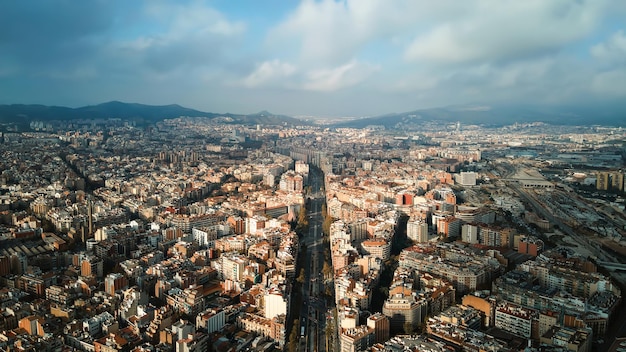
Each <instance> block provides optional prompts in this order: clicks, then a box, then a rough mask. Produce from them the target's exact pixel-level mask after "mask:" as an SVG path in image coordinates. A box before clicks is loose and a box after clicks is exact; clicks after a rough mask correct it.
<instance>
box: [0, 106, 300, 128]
mask: <svg viewBox="0 0 626 352" xmlns="http://www.w3.org/2000/svg"><path fill="white" fill-rule="evenodd" d="M180 116H189V117H207V118H211V119H213V118H217V117H225V118H226V119H223V120H221V121H222V122H224V121H226V122H230V123H233V124H249V125H256V124H261V125H291V124H296V125H302V124H307V123H306V122H304V121H301V120H298V119H295V118H292V117H289V116H284V115H275V114H272V113H269V112H267V111H262V112H259V113H256V114H250V115H241V114H231V113H226V114H218V113H212V112H203V111H198V110H194V109H189V108H185V107H182V106H180V105H176V104H173V105H158V106H156V105H144V104H134V103H123V102H119V101H111V102H108V103H103V104H99V105H92V106H84V107H80V108H68V107H63V106H46V105H23V104H13V105H0V122H2V123H21V124H23V123H29V122H31V121H51V120H76V119H109V118H119V119H123V120H129V121H135V122H139V123H153V122H158V121H161V120H164V119H170V118H176V117H180Z"/></svg>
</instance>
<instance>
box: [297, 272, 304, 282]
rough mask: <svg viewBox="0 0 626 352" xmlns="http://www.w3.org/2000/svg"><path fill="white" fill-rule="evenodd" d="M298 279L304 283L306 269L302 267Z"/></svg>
mask: <svg viewBox="0 0 626 352" xmlns="http://www.w3.org/2000/svg"><path fill="white" fill-rule="evenodd" d="M296 281H298V283H299V284H301V285H302V284H303V283H304V269H300V275H298V278H297V279H296Z"/></svg>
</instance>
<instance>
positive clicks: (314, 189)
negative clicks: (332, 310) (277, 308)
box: [300, 170, 327, 352]
mask: <svg viewBox="0 0 626 352" xmlns="http://www.w3.org/2000/svg"><path fill="white" fill-rule="evenodd" d="M309 184H310V185H311V192H310V194H309V195H308V197H309V201H308V208H307V215H308V217H309V231H308V234H307V235H306V236H305V237H304V238H303V239H302V242H303V244H305V245H306V247H307V251H306V263H307V265H306V266H305V268H304V277H305V280H304V284H303V285H302V290H303V292H302V297H303V300H302V301H303V304H302V308H301V310H300V323H301V324H304V327H305V336H306V338H305V343H304V344H303V343H302V341H301V343H300V347H301V351H315V352H322V351H326V345H325V334H324V329H325V323H326V319H325V316H326V309H327V308H326V301H325V300H324V299H323V298H322V294H323V291H324V288H323V277H322V268H323V266H324V239H323V235H322V223H323V222H324V219H323V217H322V206H323V205H324V203H325V194H324V191H323V185H324V176H323V174H322V173H321V172H320V171H318V170H311V172H310V174H309ZM303 347H304V349H302V348H303Z"/></svg>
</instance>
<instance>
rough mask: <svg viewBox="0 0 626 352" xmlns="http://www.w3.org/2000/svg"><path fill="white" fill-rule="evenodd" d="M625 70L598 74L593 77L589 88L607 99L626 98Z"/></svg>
mask: <svg viewBox="0 0 626 352" xmlns="http://www.w3.org/2000/svg"><path fill="white" fill-rule="evenodd" d="M624 82H626V70H624V69H616V70H611V71H606V72H601V73H598V74H597V75H595V76H594V77H593V81H592V82H591V88H592V89H593V90H594V91H595V92H596V93H599V94H602V95H605V96H609V97H616V98H617V97H622V98H623V97H625V96H626V84H624Z"/></svg>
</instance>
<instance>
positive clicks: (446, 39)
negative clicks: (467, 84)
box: [405, 0, 605, 64]
mask: <svg viewBox="0 0 626 352" xmlns="http://www.w3.org/2000/svg"><path fill="white" fill-rule="evenodd" d="M476 5H477V6H473V7H472V8H470V9H469V11H468V13H467V14H466V16H464V17H463V18H461V19H457V20H455V21H443V22H441V23H440V24H437V25H435V26H434V27H432V28H430V29H429V30H428V31H426V32H425V33H423V34H419V35H417V36H416V38H415V39H414V40H413V42H412V43H411V44H410V45H409V46H408V47H407V48H406V51H405V59H407V60H409V61H418V62H421V61H425V62H429V63H434V64H458V63H473V62H500V61H502V60H519V59H524V58H527V57H533V56H538V55H545V54H547V53H553V52H558V51H559V50H560V49H562V48H563V47H564V46H566V45H567V44H569V43H572V42H574V41H577V40H580V39H582V38H585V37H586V36H587V35H589V33H591V32H592V30H593V29H594V28H595V27H596V26H598V24H599V23H600V22H601V20H602V16H601V14H602V10H603V8H604V5H605V4H604V2H601V1H587V2H585V1H578V2H574V1H568V0H562V1H540V0H530V1H495V2H494V1H479V2H477V3H476Z"/></svg>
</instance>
